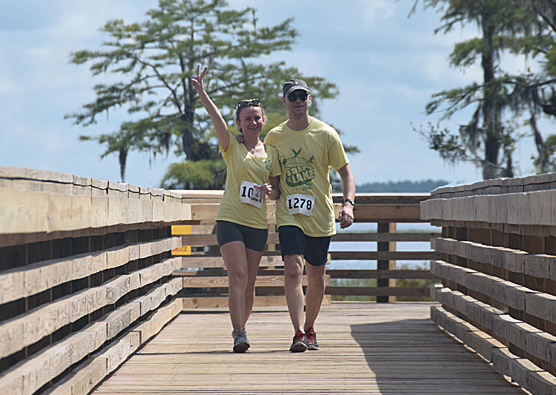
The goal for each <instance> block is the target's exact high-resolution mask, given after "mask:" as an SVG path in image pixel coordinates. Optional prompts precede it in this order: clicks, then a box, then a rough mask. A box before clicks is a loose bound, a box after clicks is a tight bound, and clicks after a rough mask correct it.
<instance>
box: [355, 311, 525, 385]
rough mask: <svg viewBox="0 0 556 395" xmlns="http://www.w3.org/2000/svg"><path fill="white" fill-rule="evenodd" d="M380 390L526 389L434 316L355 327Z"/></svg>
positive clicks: (358, 339)
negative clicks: (438, 323) (448, 331)
mask: <svg viewBox="0 0 556 395" xmlns="http://www.w3.org/2000/svg"><path fill="white" fill-rule="evenodd" d="M351 335H352V336H353V338H354V339H355V341H356V342H357V343H358V344H359V345H360V346H361V349H362V350H363V352H364V354H365V359H366V361H367V365H368V366H369V368H370V370H371V371H372V372H373V373H374V374H375V376H376V383H377V387H378V389H379V391H380V394H396V395H401V394H439V395H440V394H475V395H477V394H484V395H490V394H524V393H525V392H524V391H523V390H522V389H521V388H519V387H517V386H515V385H512V384H511V383H509V382H508V381H507V380H505V379H504V378H503V377H502V376H501V375H500V374H498V373H496V372H495V371H494V370H493V369H492V368H491V367H490V365H489V364H488V363H487V362H485V361H484V360H483V359H481V358H480V357H479V356H478V355H477V354H476V353H474V352H472V351H471V350H469V349H467V348H465V347H464V346H463V344H461V343H459V342H458V341H457V340H456V339H454V338H452V337H450V336H449V335H448V334H446V333H444V332H443V331H442V330H440V329H439V328H438V327H437V326H436V325H434V323H433V322H432V321H431V320H430V319H424V320H401V321H389V322H380V323H369V324H359V325H352V326H351Z"/></svg>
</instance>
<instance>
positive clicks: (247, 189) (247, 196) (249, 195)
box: [239, 181, 263, 208]
mask: <svg viewBox="0 0 556 395" xmlns="http://www.w3.org/2000/svg"><path fill="white" fill-rule="evenodd" d="M255 185H257V184H255V183H254V182H249V181H242V182H241V186H240V187H239V201H240V202H242V203H247V204H252V205H253V206H255V207H258V208H263V193H262V192H261V191H259V190H258V189H255Z"/></svg>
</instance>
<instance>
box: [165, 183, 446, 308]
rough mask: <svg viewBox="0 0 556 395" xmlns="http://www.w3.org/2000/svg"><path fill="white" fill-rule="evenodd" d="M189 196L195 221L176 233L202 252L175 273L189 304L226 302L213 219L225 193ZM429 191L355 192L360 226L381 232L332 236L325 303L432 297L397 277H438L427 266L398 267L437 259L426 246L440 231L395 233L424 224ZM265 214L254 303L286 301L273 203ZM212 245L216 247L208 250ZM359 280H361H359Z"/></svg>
mask: <svg viewBox="0 0 556 395" xmlns="http://www.w3.org/2000/svg"><path fill="white" fill-rule="evenodd" d="M179 192H183V194H184V196H187V197H188V201H189V202H190V203H191V205H192V206H191V211H192V218H193V219H194V221H195V224H194V225H192V226H191V227H187V228H181V227H180V228H176V229H175V232H174V233H175V234H182V235H183V244H184V245H188V246H191V247H193V249H195V248H196V247H198V248H204V251H202V252H195V251H194V252H192V253H189V252H186V253H185V255H184V264H183V267H184V270H182V271H179V272H176V273H174V275H175V276H181V277H183V287H184V291H182V293H181V294H182V295H184V296H187V300H188V302H187V303H188V305H190V306H192V307H194V306H201V305H202V306H203V307H207V306H225V305H226V303H227V300H226V294H227V286H228V280H227V277H226V271H225V266H224V262H223V260H222V258H221V257H220V256H219V253H218V249H217V248H214V246H216V235H215V230H214V227H215V222H214V220H215V218H216V212H217V210H218V206H219V201H220V199H221V196H222V193H221V192H220V193H218V192H216V191H212V192H210V191H196V192H192V191H179ZM428 197H429V195H428V194H357V195H356V206H355V218H356V224H377V225H376V226H377V231H374V230H371V229H370V227H371V225H369V226H367V229H366V230H364V231H359V232H357V231H356V230H355V231H353V230H354V229H353V228H356V226H354V227H352V228H348V229H347V230H346V231H345V232H341V233H338V234H336V235H335V236H333V238H332V241H333V244H332V245H333V247H332V248H331V251H330V254H329V255H330V260H329V264H330V266H331V267H332V269H327V283H328V285H327V288H326V294H327V298H326V301H330V300H331V298H332V297H334V298H338V299H341V298H342V297H346V296H359V297H376V300H377V301H378V302H388V301H394V300H395V298H396V297H413V298H415V297H417V298H424V297H427V296H429V287H428V284H427V285H423V286H418V287H396V280H397V279H426V280H432V279H435V278H436V277H435V276H434V275H432V274H431V273H430V271H429V270H399V269H398V268H397V267H396V262H397V261H411V262H413V263H415V262H419V261H424V262H427V263H428V261H430V260H431V259H436V258H437V257H439V255H438V253H436V252H434V251H431V250H430V249H429V248H428V242H429V240H430V239H431V237H435V236H439V235H440V233H435V232H431V230H430V229H426V230H425V231H424V232H410V233H408V232H402V233H398V232H396V223H404V224H407V223H418V224H419V223H426V221H423V220H421V218H420V211H419V210H420V206H419V204H420V202H421V201H423V200H425V199H427V198H428ZM341 200H342V198H341V196H340V195H339V194H338V195H335V196H334V202H335V204H334V205H335V210H336V212H337V213H339V211H340V209H341V204H340V202H341ZM267 218H268V220H269V223H270V224H271V229H270V232H269V240H268V248H267V249H266V251H265V253H264V256H263V259H262V261H261V265H260V269H259V275H258V277H257V282H256V295H257V298H256V302H255V303H256V304H284V303H285V299H284V297H283V294H284V293H283V284H284V279H283V266H282V265H283V263H282V260H281V257H280V251H279V246H278V245H277V244H278V234H277V233H276V229H275V226H274V224H275V223H276V221H275V218H274V205H273V203H270V204H268V215H267ZM339 242H357V243H361V244H362V245H369V247H367V248H360V251H349V250H345V249H340V250H338V249H336V248H337V247H335V246H336V245H339V244H340V243H339ZM372 242H375V243H376V245H377V247H376V250H374V251H371V248H370V243H372ZM414 242H421V243H423V242H425V243H427V248H425V249H424V250H423V247H421V250H417V251H415V250H411V249H410V250H409V251H407V248H404V249H403V251H397V245H398V244H399V243H404V244H407V245H411V244H412V243H413V244H415V243H414ZM207 246H210V247H212V248H206V247H207ZM337 261H343V262H344V264H347V265H353V266H358V269H351V268H347V269H346V268H343V269H337V268H334V266H335V265H334V264H335V262H337ZM362 267H363V268H362ZM347 279H349V280H376V283H377V284H376V285H375V286H370V285H369V282H368V281H362V282H363V284H362V285H345V284H344V283H345V280H347ZM359 282H361V281H359Z"/></svg>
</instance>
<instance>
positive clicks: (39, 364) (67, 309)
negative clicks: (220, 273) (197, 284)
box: [0, 167, 191, 395]
mask: <svg viewBox="0 0 556 395" xmlns="http://www.w3.org/2000/svg"><path fill="white" fill-rule="evenodd" d="M190 218H191V210H190V206H189V205H188V204H184V203H182V198H181V195H179V194H176V193H173V192H169V191H163V190H153V189H151V188H139V187H134V186H131V185H127V184H119V183H113V182H108V181H99V180H93V179H90V178H81V177H76V176H73V175H71V174H60V173H54V172H43V171H36V170H30V169H24V168H10V167H0V394H2V395H7V394H17V395H28V394H34V393H43V392H45V391H48V392H52V393H64V394H66V393H72V394H78V393H79V394H86V393H88V392H89V391H90V390H91V389H92V388H93V387H94V386H95V385H96V384H98V383H99V382H100V381H101V380H102V379H103V378H104V377H106V376H107V375H108V374H110V372H112V371H113V370H114V369H116V368H117V367H118V366H119V365H120V364H121V363H123V361H125V359H126V358H127V357H128V356H129V355H130V354H131V353H133V352H134V351H135V350H137V348H138V347H139V346H140V345H142V344H144V343H145V342H146V341H147V340H148V339H149V338H151V337H152V336H153V335H154V334H156V333H157V332H158V331H159V330H160V329H161V328H162V326H163V325H165V324H166V323H167V322H168V321H170V320H171V319H172V318H173V317H174V316H176V315H177V314H179V312H180V311H181V310H182V301H181V299H178V298H176V297H175V295H176V294H177V293H178V292H179V291H180V290H181V288H182V282H181V280H180V279H178V278H173V277H172V276H171V274H172V272H173V271H175V270H177V269H179V268H181V258H176V257H172V256H171V250H172V249H174V248H178V247H180V246H181V238H179V237H172V236H171V235H170V233H169V230H168V229H169V226H170V225H173V224H180V223H182V221H183V220H184V219H190Z"/></svg>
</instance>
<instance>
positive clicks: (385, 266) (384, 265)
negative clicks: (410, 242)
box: [376, 223, 396, 303]
mask: <svg viewBox="0 0 556 395" xmlns="http://www.w3.org/2000/svg"><path fill="white" fill-rule="evenodd" d="M377 232H378V233H396V224H395V223H378V229H377ZM377 251H396V242H395V241H385V242H378V243H377ZM377 270H396V261H380V260H379V261H377ZM376 282H377V287H379V288H380V287H395V286H396V280H395V279H391V278H385V279H381V278H379V279H377V280H376ZM376 301H377V303H389V302H390V303H392V302H395V301H396V297H395V296H386V295H380V296H377V297H376Z"/></svg>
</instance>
